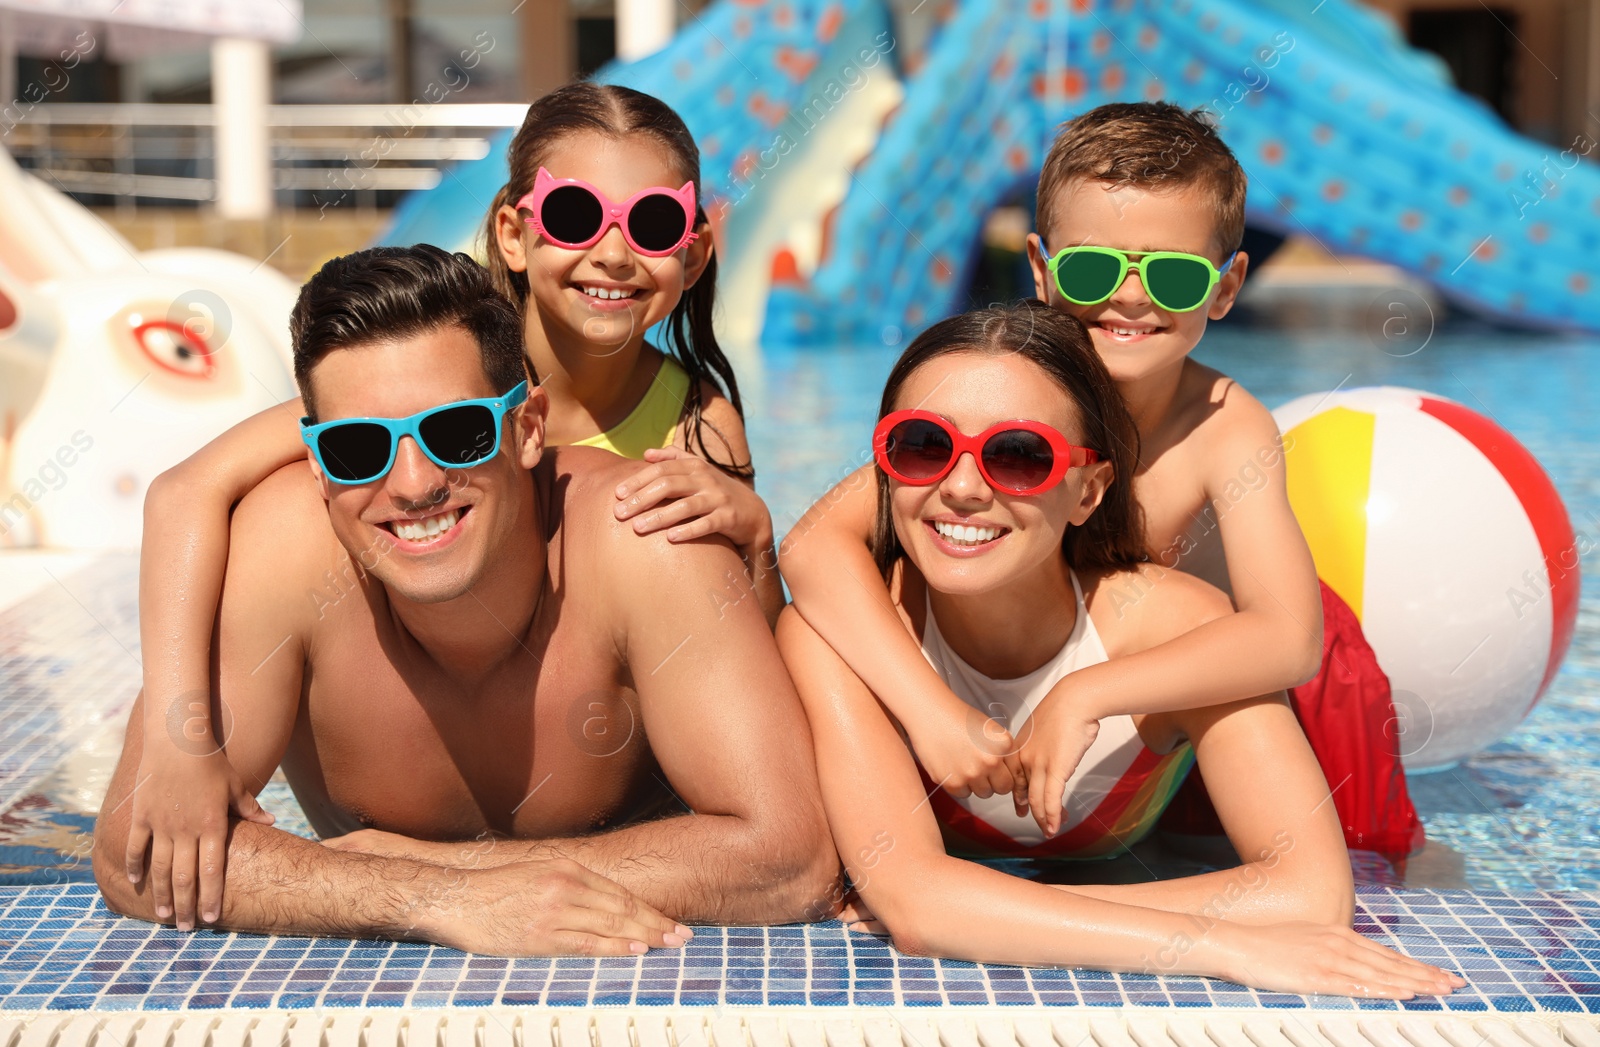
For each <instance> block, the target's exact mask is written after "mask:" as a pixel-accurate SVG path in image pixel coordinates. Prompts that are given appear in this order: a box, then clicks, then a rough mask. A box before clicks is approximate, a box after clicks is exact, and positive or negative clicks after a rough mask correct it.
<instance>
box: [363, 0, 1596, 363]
mask: <svg viewBox="0 0 1600 1047" xmlns="http://www.w3.org/2000/svg"><path fill="white" fill-rule="evenodd" d="M909 50H910V49H909V48H902V47H901V46H899V41H898V40H897V39H896V37H895V28H894V25H893V24H892V21H891V19H890V16H889V11H888V8H887V6H886V4H885V3H884V0H717V2H716V3H714V4H713V5H711V6H710V7H708V8H707V9H706V10H705V11H703V12H702V13H701V14H699V15H698V16H695V17H693V18H692V19H690V21H689V22H688V24H687V25H685V26H684V28H682V29H681V31H680V32H679V33H678V35H677V36H676V37H675V38H674V40H673V41H672V43H671V44H670V45H668V46H667V47H666V48H665V49H664V50H662V51H660V52H658V53H657V54H654V55H652V56H650V57H648V58H646V59H643V60H641V61H638V62H634V63H631V64H626V65H612V66H609V67H607V68H606V69H604V70H602V72H601V73H600V77H599V78H600V79H603V80H606V81H609V82H613V83H620V84H626V85H628V86H631V87H635V88H638V89H639V90H642V91H647V92H649V93H651V94H654V95H657V96H658V97H661V98H663V99H665V100H666V101H667V102H668V103H669V104H671V105H672V106H673V107H674V108H675V109H676V110H677V111H678V112H679V113H680V114H682V116H683V118H684V120H685V121H686V122H687V123H688V125H689V127H690V129H691V130H692V131H693V132H694V134H695V137H696V139H697V141H698V142H699V143H700V146H701V150H702V181H703V192H704V193H705V197H706V201H707V204H708V207H709V210H710V213H711V214H712V220H713V224H714V225H715V226H716V227H717V234H718V248H719V251H720V252H721V254H722V263H723V264H722V272H723V276H722V281H723V284H724V285H725V287H724V288H723V289H722V290H723V291H724V294H723V297H724V298H725V300H726V301H727V309H728V313H729V315H728V317H727V318H726V319H727V322H728V324H729V325H730V326H731V327H733V328H735V335H736V337H742V338H744V339H747V340H750V341H759V342H760V343H762V344H766V345H777V344H790V345H806V344H843V343H855V342H881V341H889V342H893V341H898V340H899V337H900V336H901V335H902V334H904V335H907V336H909V335H910V334H911V333H914V332H915V331H917V330H919V329H921V328H922V327H925V326H926V325H927V324H929V323H931V322H933V321H934V320H937V319H939V318H940V317H942V316H945V315H948V314H950V313H953V312H956V311H958V310H959V309H961V308H963V307H964V306H965V305H966V304H967V302H966V295H967V288H968V286H969V283H970V281H971V278H972V274H973V271H974V266H975V265H976V263H977V259H978V256H979V251H980V247H981V239H982V231H983V226H984V223H985V221H986V219H987V217H988V215H989V213H990V212H991V211H992V210H993V209H994V208H995V207H996V206H998V205H999V204H1000V203H1002V202H1004V201H1006V200H1008V199H1017V198H1018V197H1019V195H1020V196H1021V197H1022V198H1026V197H1027V193H1028V190H1029V189H1030V188H1031V186H1032V185H1033V183H1034V182H1035V181H1036V179H1037V176H1038V170H1039V166H1040V163H1041V162H1042V160H1043V158H1044V154H1045V152H1046V150H1047V149H1048V148H1049V144H1050V141H1051V139H1052V137H1053V136H1054V134H1055V130H1056V128H1057V127H1058V125H1059V124H1060V123H1061V122H1062V121H1064V120H1066V119H1068V118H1070V117H1071V116H1073V115H1074V114H1077V113H1080V112H1082V111H1084V110H1086V109H1088V108H1091V107H1093V106H1096V105H1100V104H1102V103H1104V102H1109V101H1118V100H1136V99H1156V98H1162V99H1167V100H1170V101H1173V102H1176V103H1178V104H1180V105H1184V106H1191V107H1192V106H1205V107H1207V108H1208V109H1210V110H1211V111H1212V112H1213V114H1214V115H1215V119H1216V122H1217V125H1218V130H1219V132H1220V133H1221V135H1222V136H1223V138H1224V139H1225V140H1226V141H1227V143H1228V145H1229V146H1230V147H1231V148H1232V149H1233V150H1234V152H1235V153H1236V154H1237V155H1238V157H1239V159H1240V161H1241V163H1242V164H1243V165H1244V168H1245V170H1246V172H1247V173H1248V175H1249V178H1250V193H1249V199H1248V204H1247V208H1248V214H1247V217H1248V221H1249V223H1250V224H1251V225H1252V226H1254V227H1257V228H1260V229H1264V230H1267V231H1271V232H1275V233H1278V234H1282V235H1296V234H1298V235H1304V236H1309V237H1313V238H1315V239H1316V240H1317V241H1318V242H1320V243H1321V244H1322V245H1323V246H1325V247H1326V248H1328V249H1329V250H1331V251H1334V252H1339V253H1349V254H1359V255H1363V256H1366V257H1370V258H1374V259H1378V260H1380V261H1384V262H1388V263H1391V264H1393V265H1396V266H1399V267H1401V268H1403V269H1405V270H1407V271H1409V272H1411V273H1413V274H1416V275H1417V276H1418V277H1420V278H1422V279H1424V280H1426V281H1429V282H1430V283H1432V284H1433V285H1434V286H1436V287H1437V288H1438V289H1439V290H1440V292H1442V293H1443V294H1444V295H1445V296H1446V297H1448V298H1449V299H1450V300H1451V301H1453V302H1454V303H1456V304H1458V305H1460V306H1463V307H1465V308H1466V309H1468V310H1470V311H1473V312H1476V313H1478V314H1480V315H1486V316H1489V317H1491V318H1495V319H1500V320H1506V321H1510V322H1513V323H1517V324H1519V325H1524V326H1536V327H1545V328H1558V329H1559V328H1581V329H1589V330H1600V290H1597V289H1596V288H1595V287H1594V286H1593V282H1594V281H1593V279H1592V278H1591V276H1590V275H1589V272H1590V270H1591V269H1592V268H1593V262H1592V260H1593V259H1595V258H1596V257H1600V168H1597V167H1596V166H1595V165H1594V164H1593V163H1591V162H1589V161H1587V160H1585V159H1584V157H1585V156H1586V155H1587V154H1590V153H1592V152H1593V151H1594V148H1595V143H1594V142H1593V141H1592V140H1588V139H1584V138H1580V139H1579V140H1578V141H1575V142H1573V143H1568V145H1567V147H1566V148H1565V149H1563V148H1562V147H1560V146H1550V145H1547V144H1543V143H1540V142H1536V141H1533V140H1530V139H1526V138H1522V137H1520V136H1518V135H1516V134H1515V133H1513V132H1512V131H1510V130H1509V129H1508V128H1507V127H1506V126H1505V125H1504V124H1503V123H1502V122H1501V121H1500V120H1499V118H1498V117H1497V116H1495V115H1494V114H1493V113H1492V112H1491V111H1489V110H1488V109H1487V108H1486V107H1485V106H1483V105H1482V104H1481V103H1479V102H1478V101H1477V100H1475V99H1472V98H1470V97H1468V96H1466V95H1464V94H1462V93H1461V92H1459V91H1457V90H1455V88H1454V87H1453V86H1452V85H1451V83H1450V80H1449V76H1448V73H1447V72H1446V71H1445V70H1444V68H1443V66H1442V65H1441V64H1440V63H1439V62H1438V61H1437V60H1436V59H1434V58H1433V57H1432V56H1429V55H1427V54H1425V53H1423V52H1419V51H1416V50H1413V49H1411V48H1410V47H1408V46H1407V45H1406V44H1405V42H1404V41H1403V40H1402V39H1400V37H1399V36H1398V34H1397V32H1396V30H1395V28H1394V27H1393V25H1392V24H1391V23H1389V22H1388V21H1386V20H1385V19H1384V18H1383V17H1382V16H1380V15H1378V14H1376V13H1374V12H1372V11H1369V10H1367V9H1366V8H1363V7H1361V6H1360V5H1359V4H1356V3H1354V2H1351V0H1320V2H1316V3H1312V2H1311V0H1164V2H1159V3H1158V2H1156V0H1116V2H1110V3H1107V2H1103V0H957V2H956V3H954V5H953V6H950V10H949V14H948V17H946V18H945V20H944V22H943V23H942V25H941V26H940V27H939V28H938V29H937V31H936V35H935V37H934V38H933V39H932V40H930V41H928V42H927V43H926V45H925V47H923V48H921V49H920V50H919V52H918V54H917V55H916V56H915V59H914V60H908V58H907V52H908V51H909ZM509 137H510V136H509V134H507V135H506V136H504V138H503V139H502V140H501V141H499V142H498V143H497V146H496V148H495V149H494V150H492V151H491V153H490V155H489V156H487V157H486V158H484V159H483V160H479V161H475V162H473V163H470V164H464V165H462V166H460V167H458V168H457V169H455V170H454V171H453V172H451V173H450V175H449V176H448V177H447V178H446V179H445V180H444V182H443V183H442V184H441V185H440V187H438V188H436V189H433V190H429V191H428V192H426V193H418V194H415V195H414V196H412V197H411V198H409V199H408V200H407V201H405V202H404V204H403V205H402V206H401V208H400V209H399V210H398V211H397V214H396V219H395V222H394V224H393V226H392V227H391V228H390V230H389V231H388V232H387V233H386V234H385V236H384V238H383V239H384V242H387V243H413V242H417V241H429V242H433V243H440V244H448V245H451V246H457V247H466V246H467V245H468V244H469V243H470V242H471V240H472V238H473V236H474V235H475V234H476V232H477V230H478V229H479V227H480V226H481V223H482V220H483V214H484V210H485V207H486V204H487V201H489V200H491V199H493V196H494V193H495V191H496V190H497V189H498V188H499V187H500V185H501V184H502V183H503V182H504V180H505V177H506V166H505V147H506V144H507V141H508V140H509Z"/></svg>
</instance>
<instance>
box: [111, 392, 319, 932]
mask: <svg viewBox="0 0 1600 1047" xmlns="http://www.w3.org/2000/svg"><path fill="white" fill-rule="evenodd" d="M302 413H303V411H302V410H301V404H300V402H299V401H298V400H294V401H288V402H285V403H282V404H279V405H278V406H276V407H271V408H268V409H267V410H265V411H262V412H261V413H259V414H256V415H254V416H252V417H250V418H248V419H246V420H245V421H243V422H240V423H239V424H238V425H235V426H234V427H233V428H231V429H229V430H228V431H227V432H225V433H223V434H222V435H221V436H219V437H217V438H216V439H215V440H213V441H211V443H209V444H207V445H206V446H205V447H203V448H201V449H200V450H199V451H197V452H195V453H194V454H193V455H191V456H190V457H188V458H186V459H185V460H184V461H182V462H180V463H178V464H177V465H175V466H173V467H172V468H171V469H169V470H167V471H166V472H164V473H162V474H161V475H160V476H157V477H156V478H155V480H154V481H153V482H152V483H151V484H150V489H149V491H148V493H147V494H146V495H145V503H144V538H143V545H142V548H141V551H140V554H139V640H140V646H141V648H142V652H143V677H144V693H145V698H146V700H145V703H144V723H143V736H144V744H143V748H142V753H143V755H142V758H141V761H140V771H139V777H138V779H136V782H137V784H136V787H135V792H134V810H133V825H132V829H131V831H130V833H129V837H128V848H127V854H126V856H125V866H126V871H127V875H128V878H129V879H130V880H132V881H133V882H135V883H137V882H138V881H139V879H140V877H141V876H142V874H143V872H144V864H145V852H146V850H147V848H148V849H149V851H150V873H151V887H152V890H153V891H154V892H155V899H156V901H157V904H158V905H159V906H161V907H162V908H166V909H167V910H168V911H170V912H172V913H174V914H175V915H176V917H177V920H178V922H179V924H180V925H191V926H192V924H193V921H194V916H195V910H196V888H197V887H198V891H199V909H200V913H201V915H202V916H206V917H207V918H214V916H212V914H214V913H216V912H218V911H220V905H221V886H222V870H221V869H220V868H217V867H215V866H213V867H211V868H209V869H202V871H201V874H200V876H199V878H198V882H197V879H196V876H195V869H196V861H197V856H198V855H201V854H205V853H207V848H208V847H209V848H211V849H212V851H211V853H221V852H222V847H221V846H220V839H221V838H222V837H225V836H226V833H227V817H226V813H227V808H228V807H229V806H230V805H231V806H233V807H234V808H235V809H236V810H237V811H238V813H239V815H240V817H244V818H249V819H251V820H254V821H260V822H262V823H263V824H271V821H272V816H271V815H269V814H266V812H264V811H262V810H261V808H260V806H259V805H258V804H257V803H256V802H255V797H254V796H253V795H252V794H251V793H250V792H249V791H248V790H246V789H244V788H243V786H242V785H241V783H240V782H239V780H238V776H237V774H234V773H233V770H232V768H231V766H230V765H229V764H228V762H227V759H226V757H225V756H224V755H223V754H222V752H221V748H220V743H221V742H224V741H226V739H225V738H222V737H220V735H221V733H222V732H220V731H218V730H217V728H218V727H219V726H220V727H221V728H222V729H223V730H224V731H225V730H226V728H227V724H226V723H224V724H221V725H217V724H213V723H212V720H211V711H210V710H211V687H210V681H211V625H212V622H213V620H214V619H215V618H216V613H217V604H218V601H219V600H220V598H221V594H222V579H223V574H224V573H225V571H226V569H227V564H228V518H229V514H230V512H231V511H232V509H233V506H234V504H235V503H236V502H238V501H239V499H241V498H243V497H244V495H245V494H247V493H249V491H250V490H251V489H252V488H254V487H255V486H256V485H257V484H258V483H260V482H261V481H262V480H264V479H266V477H268V476H270V475H271V474H272V473H273V472H274V471H276V470H277V469H278V468H279V467H280V466H283V465H286V464H288V463H289V462H292V461H295V460H296V459H299V458H303V457H304V456H305V445H304V444H303V443H302V442H301V440H300V434H299V425H298V421H297V420H298V419H299V418H300V417H301V414H302ZM225 697H226V696H224V705H223V708H224V709H225V708H226V704H225ZM174 881H176V885H177V886H176V890H174Z"/></svg>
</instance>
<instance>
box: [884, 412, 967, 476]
mask: <svg viewBox="0 0 1600 1047" xmlns="http://www.w3.org/2000/svg"><path fill="white" fill-rule="evenodd" d="M952 450H953V448H952V446H951V444H950V434H949V433H947V432H945V431H944V430H943V429H941V428H939V427H938V426H937V425H934V424H933V423H932V422H929V421H925V420H923V419H921V418H916V419H912V420H911V421H908V422H901V423H900V424H899V425H897V426H895V427H894V428H893V429H891V430H889V441H888V444H887V446H886V447H885V448H884V457H885V458H887V459H888V461H889V467H890V468H891V469H892V470H893V471H894V472H896V473H898V474H900V476H901V477H902V478H904V479H906V480H912V481H916V480H926V479H929V478H930V477H934V476H938V475H939V472H940V471H941V470H942V469H944V467H945V466H946V465H949V464H950V455H951V453H952Z"/></svg>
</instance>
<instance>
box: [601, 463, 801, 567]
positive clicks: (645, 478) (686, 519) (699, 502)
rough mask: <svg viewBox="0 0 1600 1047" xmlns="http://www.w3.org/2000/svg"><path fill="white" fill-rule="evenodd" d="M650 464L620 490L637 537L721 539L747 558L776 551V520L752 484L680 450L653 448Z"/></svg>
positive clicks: (621, 507)
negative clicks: (773, 547)
mask: <svg viewBox="0 0 1600 1047" xmlns="http://www.w3.org/2000/svg"><path fill="white" fill-rule="evenodd" d="M644 460H645V461H646V462H649V463H650V464H649V465H647V466H646V467H645V468H643V469H640V470H639V471H638V472H637V473H635V474H634V475H633V476H630V477H629V478H628V479H627V480H625V481H623V482H622V483H620V484H618V485H617V503H618V504H617V507H616V513H617V519H619V520H632V521H633V529H634V531H635V532H636V533H638V534H651V533H653V532H655V531H660V530H662V529H666V531H667V540H668V541H669V542H687V541H690V540H691V539H695V538H704V537H705V536H706V535H708V534H720V535H723V536H725V537H726V538H727V539H728V540H729V541H731V542H733V544H734V545H735V546H737V547H738V549H739V551H740V552H741V553H745V554H746V555H747V556H748V555H751V554H756V555H759V554H760V553H761V552H764V551H765V550H767V549H768V548H769V547H771V545H772V516H771V514H770V513H769V512H768V511H767V504H766V503H765V502H763V501H762V500H761V497H760V496H759V495H757V494H756V492H755V490H754V489H753V488H751V487H750V486H749V485H748V484H744V483H741V482H740V481H738V480H736V479H734V478H733V477H731V476H729V475H728V474H727V473H725V472H723V471H722V470H721V469H718V468H717V467H716V466H714V465H712V464H711V463H710V462H708V461H706V460H705V459H704V458H698V457H696V456H695V455H692V454H690V453H689V452H688V451H684V450H682V449H680V448H677V447H663V448H651V449H650V450H648V451H646V452H645V453H644ZM662 503H666V504H662Z"/></svg>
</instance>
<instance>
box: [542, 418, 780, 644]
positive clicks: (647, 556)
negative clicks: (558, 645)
mask: <svg viewBox="0 0 1600 1047" xmlns="http://www.w3.org/2000/svg"><path fill="white" fill-rule="evenodd" d="M552 454H553V456H554V461H552V462H551V463H550V469H551V472H550V484H551V494H552V497H553V498H556V499H559V505H558V506H556V507H554V508H558V509H559V512H560V519H561V524H560V527H561V531H562V534H563V538H562V544H563V559H564V560H565V561H566V562H567V563H568V564H569V565H570V564H573V563H575V562H579V561H581V562H583V563H586V564H589V565H592V567H591V569H592V570H593V571H594V574H595V577H596V578H597V580H599V579H603V580H604V584H605V585H606V588H607V595H608V596H610V597H611V598H612V601H613V606H617V605H618V603H619V602H626V603H628V604H630V605H638V604H640V603H641V602H644V603H648V604H649V605H650V606H651V607H652V608H653V611H652V613H653V614H654V613H658V612H659V614H660V615H664V616H668V617H670V614H671V610H670V609H671V608H672V607H675V606H680V605H681V603H682V601H683V600H685V599H690V598H699V599H702V600H704V599H706V598H707V597H706V594H707V593H709V592H711V591H712V590H713V589H717V590H718V591H720V590H721V589H723V588H727V589H728V590H729V593H730V594H731V596H730V598H731V599H734V600H737V599H738V597H739V590H738V588H737V587H736V586H734V585H733V582H734V581H735V580H737V579H739V578H740V572H742V571H743V570H744V566H745V565H744V561H743V560H741V559H740V558H739V554H738V553H737V552H735V551H734V548H733V545H732V543H731V542H729V541H728V540H727V539H726V538H723V537H722V536H721V535H710V536H708V537H706V538H698V539H695V540H693V541H688V542H669V541H668V540H667V537H666V534H665V532H662V531H657V532H655V533H653V534H647V535H640V534H636V533H634V530H633V526H632V524H631V523H629V522H627V521H624V520H618V519H617V517H616V506H617V494H616V489H617V485H618V484H619V483H621V482H622V481H623V480H626V479H627V478H628V477H630V476H632V475H633V474H634V473H636V472H638V471H639V470H640V469H643V468H645V467H646V463H644V462H638V461H634V460H632V459H628V458H621V457H619V456H617V455H614V454H612V453H611V452H609V451H602V450H599V449H598V448H593V447H561V448H555V449H553V452H552ZM579 543H581V544H579ZM712 602H715V601H714V600H713V601H712ZM750 602H751V603H752V604H754V603H755V601H754V600H752V601H750ZM754 613H756V614H757V615H759V614H760V613H761V612H760V610H759V608H755V609H754Z"/></svg>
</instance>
